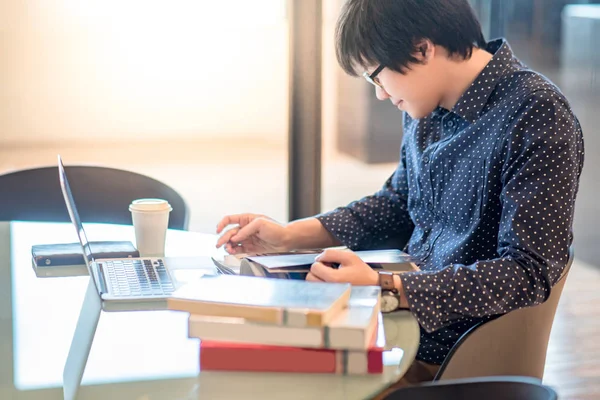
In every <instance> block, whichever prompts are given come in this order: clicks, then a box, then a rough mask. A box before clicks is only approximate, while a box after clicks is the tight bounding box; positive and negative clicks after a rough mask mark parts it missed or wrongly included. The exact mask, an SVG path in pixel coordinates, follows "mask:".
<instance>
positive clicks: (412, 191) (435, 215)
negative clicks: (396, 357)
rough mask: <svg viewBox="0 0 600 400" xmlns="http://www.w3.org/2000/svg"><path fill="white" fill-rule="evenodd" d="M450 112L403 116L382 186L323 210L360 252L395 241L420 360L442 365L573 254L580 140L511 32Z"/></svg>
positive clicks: (528, 298) (540, 296)
mask: <svg viewBox="0 0 600 400" xmlns="http://www.w3.org/2000/svg"><path fill="white" fill-rule="evenodd" d="M487 50H488V51H489V52H490V53H492V54H493V58H492V60H491V61H490V62H489V63H488V65H487V66H486V67H485V69H484V70H483V71H482V72H481V74H480V75H479V76H478V77H477V78H476V80H475V81H474V82H473V83H472V85H471V86H470V88H469V89H468V90H467V91H466V92H465V93H464V94H463V96H462V97H461V98H460V99H459V101H458V103H457V104H456V106H455V107H454V108H453V109H452V110H445V109H442V108H437V109H436V110H435V111H434V112H433V113H432V114H431V115H429V116H427V117H425V118H422V119H412V118H410V117H409V116H408V115H406V114H405V115H404V122H403V126H404V136H403V143H402V148H401V160H400V163H399V165H398V168H397V169H396V171H395V172H394V173H393V175H392V176H391V177H390V178H389V179H388V180H387V182H386V183H385V184H384V186H383V187H382V188H381V190H379V191H378V192H377V193H375V194H373V195H370V196H367V197H365V198H363V199H361V200H359V201H355V202H352V203H350V204H349V205H347V206H345V207H340V208H337V209H335V210H333V211H331V212H327V213H323V214H321V215H319V216H318V218H319V220H320V221H321V223H322V224H323V226H324V227H325V228H326V229H328V230H329V231H330V232H331V233H332V234H333V235H334V236H336V237H337V238H338V239H339V240H340V241H341V242H342V243H343V244H344V245H346V246H348V247H349V248H351V249H353V250H358V249H368V248H385V247H390V243H395V244H398V246H395V247H400V248H404V249H405V250H406V251H407V252H408V253H410V254H411V255H413V256H415V257H416V258H417V259H418V260H419V262H418V264H419V267H420V268H421V271H417V272H408V273H404V274H402V275H401V281H402V285H403V287H404V291H405V292H406V296H407V299H408V303H409V306H410V310H411V312H412V313H413V314H414V315H415V317H416V318H417V320H418V321H419V324H420V326H421V344H420V348H419V352H418V355H417V358H418V359H420V360H423V361H426V362H430V363H434V364H440V363H441V362H442V361H443V360H444V358H445V357H446V355H447V354H448V352H449V351H450V349H451V347H452V346H453V345H454V344H455V343H456V342H457V340H458V339H459V337H460V336H461V334H463V333H464V332H465V331H467V330H468V329H469V328H470V327H472V326H473V325H474V324H476V323H477V322H479V321H481V320H482V319H486V318H489V317H490V316H493V315H498V314H503V313H506V312H508V311H511V310H515V309H518V308H522V307H527V306H531V305H535V304H540V303H542V302H543V301H544V300H545V299H546V298H547V297H548V294H549V291H550V288H551V287H552V285H553V284H554V283H555V282H556V281H557V280H558V279H559V277H560V275H561V273H562V271H563V269H564V267H565V265H566V263H567V260H568V249H569V246H570V245H571V242H572V223H573V211H574V205H575V197H576V193H577V190H578V186H579V176H580V173H581V170H582V167H583V158H584V147H583V136H582V132H581V128H580V126H579V122H578V120H577V118H576V117H575V116H574V115H573V113H572V111H571V108H570V106H569V103H568V102H567V100H566V99H565V98H564V96H563V95H562V94H561V92H560V91H559V89H558V88H557V87H556V86H554V85H553V84H552V83H551V82H549V81H548V80H547V79H546V78H545V77H544V76H542V75H540V74H538V73H536V72H534V71H531V70H530V69H528V68H527V67H526V66H525V65H523V64H522V63H521V62H520V61H519V60H518V59H517V58H516V57H515V56H514V55H513V53H512V50H511V48H510V46H509V44H508V43H507V42H506V41H505V40H504V39H498V40H495V41H492V42H490V43H488V48H487Z"/></svg>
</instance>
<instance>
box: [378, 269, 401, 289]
mask: <svg viewBox="0 0 600 400" xmlns="http://www.w3.org/2000/svg"><path fill="white" fill-rule="evenodd" d="M379 286H381V289H382V290H389V291H390V292H394V293H396V292H397V291H398V290H397V289H396V287H395V286H394V274H393V273H392V272H390V271H379Z"/></svg>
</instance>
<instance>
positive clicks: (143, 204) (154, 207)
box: [129, 199, 172, 211]
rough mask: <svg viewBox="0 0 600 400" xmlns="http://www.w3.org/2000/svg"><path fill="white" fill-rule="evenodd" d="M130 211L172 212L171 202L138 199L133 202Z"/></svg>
mask: <svg viewBox="0 0 600 400" xmlns="http://www.w3.org/2000/svg"><path fill="white" fill-rule="evenodd" d="M129 209H130V210H135V211H164V210H172V208H171V205H170V204H169V202H168V201H166V200H163V199H137V200H134V201H132V202H131V204H130V205H129Z"/></svg>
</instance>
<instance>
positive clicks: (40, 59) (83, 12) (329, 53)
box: [0, 0, 600, 398]
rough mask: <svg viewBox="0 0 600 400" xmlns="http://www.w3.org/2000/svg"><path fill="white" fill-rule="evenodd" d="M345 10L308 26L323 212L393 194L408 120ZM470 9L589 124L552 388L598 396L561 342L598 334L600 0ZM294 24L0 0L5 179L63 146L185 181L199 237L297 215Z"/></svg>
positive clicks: (255, 14) (527, 0)
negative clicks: (371, 75)
mask: <svg viewBox="0 0 600 400" xmlns="http://www.w3.org/2000/svg"><path fill="white" fill-rule="evenodd" d="M342 3H343V0H323V2H322V4H323V10H322V14H321V16H316V17H315V19H314V20H313V21H312V22H307V27H308V28H307V29H310V28H311V25H310V24H311V23H316V24H318V28H319V29H320V33H321V35H322V43H321V46H322V51H321V52H320V54H318V55H317V57H316V59H315V60H316V61H317V62H320V68H319V69H318V70H319V71H320V73H321V87H320V91H321V94H322V96H321V109H320V113H321V119H320V122H321V132H320V133H319V132H315V137H317V138H319V135H320V143H321V148H320V149H318V148H317V149H316V151H317V153H316V154H319V153H318V152H320V154H321V157H320V159H321V163H320V165H318V166H317V167H318V168H317V170H319V169H320V178H317V179H316V184H317V186H318V190H314V188H309V187H307V188H306V198H307V199H308V198H310V197H318V199H317V200H318V201H317V203H316V204H318V207H319V209H320V210H321V211H325V210H329V209H332V208H334V207H336V206H339V205H344V204H346V203H348V202H350V201H352V200H355V199H358V198H360V197H362V196H365V195H367V194H370V193H372V192H374V191H376V190H378V189H379V187H380V186H381V185H382V184H383V183H384V181H385V180H386V179H387V177H388V176H389V175H390V174H392V172H393V171H394V169H395V166H396V163H397V161H398V154H399V146H400V142H401V140H402V128H401V114H400V113H399V112H398V111H397V110H396V109H394V108H393V107H392V106H391V105H390V104H389V103H388V102H379V101H377V100H376V99H375V96H374V93H373V89H372V86H370V85H369V84H368V83H366V82H365V81H364V80H362V79H356V78H351V77H348V76H346V75H344V73H343V72H342V71H341V69H340V68H339V67H338V65H337V63H336V59H335V53H334V47H333V32H334V26H335V21H336V18H337V15H338V13H339V9H340V7H341V5H342ZM471 3H472V4H473V6H474V8H475V10H476V11H477V13H478V15H479V17H480V20H481V22H482V25H483V28H484V31H485V34H486V37H487V38H488V39H492V38H495V37H499V36H504V37H506V38H507V39H508V41H509V43H510V44H511V46H512V47H513V50H514V51H515V52H516V55H517V56H518V57H520V58H521V59H522V60H523V61H524V62H525V63H526V64H528V65H529V66H530V67H531V68H533V69H536V70H538V71H540V72H541V73H543V74H545V75H546V76H548V77H549V78H550V79H552V80H553V81H554V82H555V83H556V84H557V85H558V86H559V87H560V88H561V89H562V90H563V91H564V92H565V94H566V95H567V97H568V98H569V99H570V101H571V103H572V106H573V109H574V110H575V112H576V114H577V116H578V117H579V119H580V121H581V124H582V126H583V130H584V137H585V146H586V159H585V168H584V173H583V176H582V179H581V187H580V193H579V197H578V202H577V208H576V223H575V243H576V257H577V260H578V262H579V263H580V264H579V265H581V266H582V267H581V268H580V269H579V271H580V272H577V271H574V273H573V275H574V276H573V277H570V284H567V288H566V289H565V293H571V296H572V297H568V296H567V298H566V300H563V302H562V303H561V305H562V306H561V307H562V308H560V309H559V314H560V316H561V318H563V319H562V320H559V321H562V322H563V325H560V324H559V328H558V329H557V330H555V331H554V332H553V342H552V343H553V344H555V347H551V351H550V353H549V365H550V367H549V370H548V374H547V376H548V378H547V379H548V383H549V384H555V385H558V386H559V387H560V389H561V391H562V392H561V393H563V394H566V395H567V396H568V395H569V394H573V396H574V397H568V398H575V397H576V396H575V394H577V393H578V392H576V388H577V387H578V386H577V385H581V384H584V387H586V386H585V385H587V387H586V391H587V392H590V391H592V392H594V391H595V392H594V393H600V383H598V382H597V380H596V378H597V376H599V375H600V362H598V361H597V359H598V358H600V345H597V344H595V343H592V342H591V341H590V343H589V346H588V347H583V348H582V347H581V346H580V347H579V348H578V349H579V350H577V349H575V350H574V349H573V347H572V346H571V347H564V346H566V345H568V344H572V343H573V342H575V341H576V340H574V339H573V338H574V336H573V332H574V331H573V329H570V330H569V329H568V326H569V325H570V324H576V325H577V326H579V327H584V328H582V329H585V330H584V333H585V335H586V336H585V337H591V336H593V334H594V332H595V334H597V333H600V329H599V328H598V322H597V321H598V320H599V319H598V318H594V317H593V313H592V311H590V310H591V308H590V309H585V307H584V308H582V307H581V304H591V303H592V302H594V301H595V300H598V299H599V296H598V295H597V294H596V290H594V288H597V284H598V283H599V282H600V278H599V277H598V271H599V270H600V268H596V267H597V266H600V261H599V257H600V246H598V245H597V243H598V240H599V239H600V233H599V232H598V229H597V227H598V226H600V205H598V202H597V201H596V199H597V198H598V196H597V194H598V191H599V190H600V189H599V188H598V187H599V186H598V179H597V176H599V174H600V161H599V159H598V155H597V154H598V150H599V149H600V138H598V137H596V133H595V130H596V127H597V126H599V122H600V115H599V114H600V113H598V112H597V108H598V105H599V104H600V102H599V100H600V83H599V82H598V74H599V73H600V55H599V52H598V50H597V49H598V43H600V41H599V39H600V5H594V4H590V3H596V2H593V1H567V0H471ZM288 16H289V14H288V3H287V1H286V0H253V1H247V0H219V1H207V0H189V1H183V0H181V1H164V0H118V1H117V0H85V1H84V0H54V1H52V2H48V1H43V0H30V1H27V2H15V1H10V0H0V54H2V62H0V173H5V172H9V171H13V170H17V169H22V168H29V167H36V166H46V165H55V162H56V154H57V153H60V154H61V155H62V156H63V160H64V162H65V164H66V165H75V164H83V165H102V166H110V167H116V168H123V169H128V170H131V171H135V172H140V173H143V174H146V175H149V176H152V177H154V178H157V179H159V180H161V181H163V182H166V183H167V184H169V185H171V186H173V187H174V188H175V189H176V190H178V191H179V192H180V193H181V194H182V195H183V197H184V198H185V199H186V201H187V202H188V204H189V206H190V208H191V221H190V229H191V230H195V231H201V232H208V233H212V232H214V228H215V226H216V224H217V222H218V221H219V220H220V219H221V217H222V216H224V215H226V214H231V213H238V212H256V213H264V214H267V215H269V216H271V217H273V218H275V219H277V220H280V221H282V222H285V221H287V220H288V219H289V216H290V211H289V201H290V194H289V190H288V189H289V178H288V177H289V174H288V160H289V157H290V151H292V152H294V151H295V150H294V148H293V147H290V146H289V143H290V142H289V138H290V128H289V126H290V124H289V117H290V86H291V79H292V78H291V75H290V73H289V71H290V55H292V53H293V52H294V50H295V49H294V48H291V47H290V36H289V34H290V31H289V19H288ZM319 17H320V18H319ZM300 28H301V29H302V27H300ZM300 84H301V82H300ZM595 176H596V178H594V177H595ZM300 193H301V194H302V188H300ZM7 195H8V194H7ZM296 195H297V194H296ZM300 197H301V198H302V196H300ZM576 274H578V275H576ZM586 290H587V291H586ZM577 293H579V295H577ZM577 296H579V297H577ZM582 296H584V297H582ZM585 296H587V297H585ZM563 297H564V296H563ZM565 302H566V303H565ZM570 307H571V308H570ZM582 309H584V310H587V312H588V313H587V314H586V313H582V312H581V310H582ZM576 317H577V318H578V319H573V318H576ZM594 319H595V320H596V321H595V322H593V321H594ZM561 326H564V329H563V328H561ZM590 326H591V328H590ZM563 339H565V343H566V344H564V343H563V342H562V341H561V340H563ZM571 339H573V340H571ZM563 345H564V346H563ZM561 346H563V347H561ZM565 354H567V355H569V354H570V356H569V357H567V356H565ZM553 357H554V358H553ZM582 360H583V361H582ZM582 363H583V364H582ZM582 365H583V366H582ZM594 382H596V383H594Z"/></svg>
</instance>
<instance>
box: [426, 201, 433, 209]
mask: <svg viewBox="0 0 600 400" xmlns="http://www.w3.org/2000/svg"><path fill="white" fill-rule="evenodd" d="M427 209H428V210H429V211H433V203H432V202H428V203H427Z"/></svg>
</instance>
